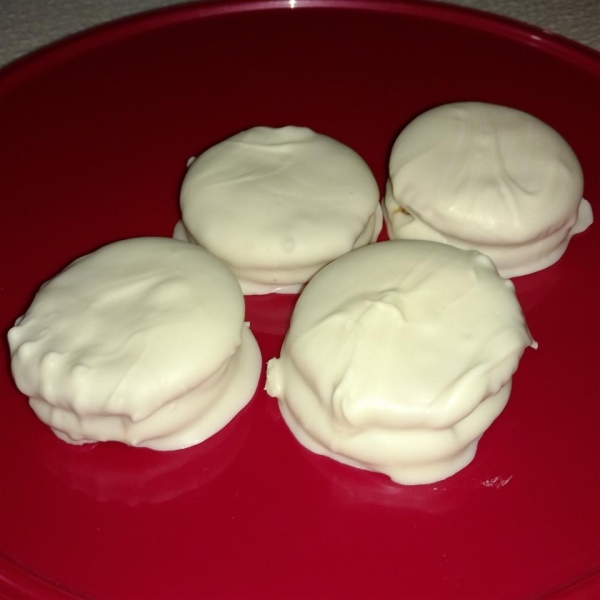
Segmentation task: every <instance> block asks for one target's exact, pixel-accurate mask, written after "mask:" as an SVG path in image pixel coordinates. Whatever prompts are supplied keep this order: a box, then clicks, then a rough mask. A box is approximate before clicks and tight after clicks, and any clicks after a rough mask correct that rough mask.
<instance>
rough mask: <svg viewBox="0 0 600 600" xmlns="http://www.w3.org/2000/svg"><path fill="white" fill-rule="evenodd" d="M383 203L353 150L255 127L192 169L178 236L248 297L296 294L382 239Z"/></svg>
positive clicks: (297, 131) (305, 133) (303, 134)
mask: <svg viewBox="0 0 600 600" xmlns="http://www.w3.org/2000/svg"><path fill="white" fill-rule="evenodd" d="M379 198H380V196H379V188H378V186H377V183H376V181H375V178H374V177H373V174H372V173H371V171H370V169H369V167H368V166H367V164H366V163H365V161H364V160H363V159H362V158H361V157H360V156H359V155H358V154H357V153H356V152H354V150H352V149H350V148H349V147H348V146H345V145H344V144H341V143H340V142H337V141H335V140H333V139H331V138H330V137H327V136H324V135H320V134H317V133H315V132H314V131H311V130H310V129H307V128H304V127H283V128H279V129H274V128H269V127H255V128H253V129H249V130H248V131H244V132H242V133H239V134H237V135H234V136H233V137H231V138H229V139H227V140H225V141H224V142H221V143H220V144H217V145H216V146H214V147H212V148H210V149H209V150H207V151H206V152H204V153H203V154H201V155H200V156H198V157H197V158H196V159H195V160H193V162H192V163H191V164H190V166H189V169H188V172H187V174H186V176H185V179H184V182H183V186H182V189H181V199H180V203H181V212H182V221H181V222H180V223H178V224H177V226H176V228H175V233H174V237H176V238H177V239H182V240H187V241H189V242H193V243H197V244H199V245H200V246H203V247H204V248H206V249H207V250H209V251H210V252H212V253H213V254H214V255H215V256H218V257H219V258H220V259H222V260H223V261H224V262H225V263H226V264H227V265H228V266H229V267H230V268H231V270H232V271H233V272H234V273H235V275H236V276H237V278H238V280H239V282H240V285H241V287H242V290H243V292H244V293H245V294H267V293H271V292H279V293H294V292H298V291H299V290H300V289H301V288H302V286H303V285H304V284H305V283H306V282H307V281H308V280H309V279H310V278H311V277H312V276H313V275H314V274H315V273H316V272H317V271H318V270H319V269H320V268H321V267H323V266H324V265H326V264H327V263H329V262H331V261H332V260H334V259H335V258H337V257H338V256H341V255H342V254H345V253H347V252H349V251H350V250H352V249H353V248H358V247H360V246H364V245H366V244H369V243H371V242H373V241H375V240H376V239H377V236H378V234H379V232H380V230H381V227H382V214H381V207H380V204H379Z"/></svg>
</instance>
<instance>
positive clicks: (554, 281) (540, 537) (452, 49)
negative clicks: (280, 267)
mask: <svg viewBox="0 0 600 600" xmlns="http://www.w3.org/2000/svg"><path fill="white" fill-rule="evenodd" d="M457 100H481V101H490V102H496V103H500V104H506V105H509V106H513V107H516V108H520V109H522V110H525V111H528V112H530V113H533V114H534V115H536V116H538V117H540V118H541V119H543V120H544V121H546V122H547V123H549V124H550V125H552V126H553V127H555V128H556V129H557V130H558V131H559V132H560V133H561V134H563V135H564V136H565V137H566V139H567V140H568V141H569V142H570V144H571V145H572V146H573V148H574V149H575V151H576V152H577V154H578V155H579V157H580V159H581V162H582V165H583V169H584V172H585V174H586V187H585V195H586V197H587V198H588V199H589V200H590V201H591V202H592V204H593V205H594V207H595V209H596V212H597V213H598V201H599V200H600V169H599V168H598V156H599V152H600V149H599V148H600V147H599V144H600V59H599V55H598V54H596V53H594V52H593V51H591V50H587V49H585V48H583V47H579V46H577V45H575V44H571V43H569V42H567V41H565V40H562V39H559V38H557V37H554V36H551V35H550V34H545V33H543V32H541V31H538V30H535V29H532V28H527V27H525V26H521V25H518V24H516V23H513V22H509V21H505V20H500V19H494V18H490V17H487V16H485V15H482V14H479V13H475V12H471V11H466V10H461V9H456V8H451V7H448V6H444V5H439V4H424V3H409V2H378V1H371V2H367V1H366V0H365V1H356V2H352V1H341V2H336V1H332V0H316V1H314V2H308V1H301V0H298V1H296V2H294V1H293V0H291V1H289V2H283V1H275V2H252V3H244V4H219V5H188V6H184V7H181V8H176V9H171V10H165V11H160V12H157V13H153V14H150V15H147V16H143V17H140V18H135V19H131V20H126V21H123V22H121V23H118V24H115V25H112V26H109V27H104V28H101V29H98V30H96V31H93V32H91V33H89V34H86V35H83V36H79V37H76V38H74V39H72V40H70V41H68V42H66V43H63V44H60V45H57V46H55V47H52V48H50V49H48V50H46V51H43V52H41V53H38V54H36V55H34V56H33V57H30V58H28V59H26V60H23V61H20V62H18V63H17V64H15V65H13V66H12V67H10V68H8V69H5V70H4V72H2V74H1V75H0V198H1V202H2V207H1V213H0V218H1V222H2V236H1V237H0V252H1V255H2V257H3V265H2V270H1V275H0V294H1V303H0V307H1V319H2V320H1V323H2V328H3V333H5V332H6V329H7V328H8V327H9V326H10V325H11V324H12V322H13V320H14V319H15V318H16V317H17V316H18V315H19V314H21V313H22V312H23V311H24V310H25V308H26V307H27V305H28V303H29V301H30V299H31V297H32V294H33V293H34V292H35V290H36V289H37V287H38V285H39V284H40V283H41V282H43V281H44V280H46V279H47V278H49V277H50V276H52V275H53V274H55V273H56V272H57V271H58V270H59V269H60V268H61V267H63V266H64V265H65V264H66V263H67V262H69V261H70V260H72V259H74V258H75V257H76V256H78V255H81V254H83V253H85V252H88V251H90V250H92V249H94V248H96V247H98V246H100V245H102V244H105V243H107V242H110V241H113V240H117V239H120V238H124V237H132V236H139V235H165V236H168V235H170V234H171V231H172V228H173V225H174V224H175V222H176V220H177V218H178V206H177V193H178V188H179V185H180V182H181V179H182V176H183V173H184V169H185V164H186V160H187V159H188V158H189V157H190V156H192V155H194V154H196V153H198V152H199V151H201V150H203V149H205V148H207V147H208V146H209V145H211V144H213V143H214V142H216V141H217V140H221V139H222V138H224V137H226V136H228V135H230V134H232V133H234V132H237V131H239V130H241V129H244V128H247V127H249V126H253V125H271V126H278V125H287V124H295V125H307V126H310V127H312V128H313V129H316V130H318V131H320V132H322V133H325V134H328V135H331V136H333V137H335V138H337V139H339V140H341V141H342V142H345V143H346V144H349V145H350V146H352V147H353V148H355V149H356V150H357V151H358V152H359V153H360V154H362V155H363V156H364V158H365V159H366V160H367V161H368V162H369V164H370V165H371V167H372V168H373V171H374V172H375V174H376V176H377V178H378V180H379V183H380V185H381V186H383V184H384V179H385V173H386V160H387V156H388V152H389V149H390V145H391V143H392V141H393V140H394V138H395V136H396V135H397V133H398V132H399V130H400V129H401V128H402V127H403V126H404V125H405V124H406V123H407V122H408V121H409V120H410V119H411V118H412V117H413V116H415V115H416V114H418V113H419V112H421V111H423V110H425V109H427V108H430V107H432V106H435V105H437V104H441V103H444V102H450V101H457ZM599 214H600V213H599ZM599 225H600V224H599V223H596V224H594V225H593V226H592V228H591V229H590V230H589V231H588V232H586V233H584V234H582V235H580V236H577V237H576V238H575V239H574V240H573V242H572V243H571V246H570V247H569V250H568V252H567V254H566V255H565V257H564V258H563V259H562V260H561V261H560V262H559V263H558V264H557V265H555V266H553V267H551V268H549V269H547V270H546V271H544V272H542V273H538V274H536V275H531V276H528V277H524V278H521V279H519V280H517V282H516V283H517V291H518V294H519V297H520V299H521V301H522V303H523V306H524V308H525V311H526V316H527V319H528V322H529V325H530V328H531V331H532V332H533V335H534V336H535V338H536V339H537V340H538V342H539V345H540V347H539V350H538V351H533V350H529V351H527V352H526V354H525V356H524V358H523V360H522V363H521V367H520V370H519V372H518V373H517V375H516V377H515V379H514V393H513V395H512V397H511V399H510V402H509V405H508V407H507V409H506V410H505V412H504V413H503V414H502V415H501V416H500V418H499V419H498V420H497V421H496V422H495V423H494V425H493V426H492V427H491V429H490V430H489V432H488V433H487V434H486V435H485V436H484V438H483V440H482V442H481V444H480V449H479V452H478V455H477V457H476V459H475V461H474V462H473V463H472V464H471V465H470V466H469V467H467V468H466V469H464V470H463V471H462V472H460V473H459V474H457V475H456V476H454V477H452V478H450V479H448V480H446V481H443V482H440V483H438V484H434V485H427V486H418V487H402V486H398V485H394V484H392V483H390V482H389V480H387V479H386V478H385V477H382V476H379V475H377V474H370V473H363V472H360V471H356V470H353V469H351V468H348V467H343V466H340V465H337V464H334V463H332V462H330V461H328V460H326V459H323V458H319V457H316V456H313V455H311V454H310V453H308V452H307V451H305V450H304V449H303V448H301V447H300V446H299V444H297V443H296V441H295V440H294V438H293V437H292V436H291V434H290V433H289V432H288V431H287V429H286V427H285V425H284V423H283V422H282V420H281V418H280V416H279V413H278V410H277V406H276V403H275V401H273V400H272V399H270V398H268V397H267V396H266V395H265V394H264V393H263V392H262V391H259V392H258V393H257V394H256V396H255V398H254V400H253V402H252V403H251V404H250V405H249V406H248V408H247V409H245V410H244V411H243V412H242V413H241V414H240V415H239V416H238V417H237V418H236V419H235V420H234V421H233V422H232V423H231V425H230V426H228V427H227V428H226V429H224V430H223V431H222V432H220V433H219V434H217V435H216V436H215V437H214V438H212V439H211V440H209V441H208V442H207V443H206V444H202V445H200V446H198V447H196V448H190V449H188V450H183V451H180V452H173V453H154V452H152V451H149V450H143V449H135V448H129V447H125V446H121V445H118V444H104V445H102V444H99V445H95V446H87V447H71V446H68V445H66V444H63V443H62V442H60V441H59V440H58V439H56V438H55V437H54V436H53V435H52V434H51V433H50V431H49V430H48V429H47V428H46V427H45V426H43V425H42V424H41V423H40V422H38V421H37V420H36V418H35V417H34V415H33V413H32V412H31V410H30V409H29V407H28V405H27V402H26V399H25V398H24V397H23V396H22V395H21V394H20V393H19V392H18V391H17V390H16V389H15V387H14V384H13V383H12V378H11V376H10V372H9V360H8V356H7V350H6V343H5V344H4V345H3V352H4V358H3V360H2V372H1V373H0V449H1V451H2V460H1V462H0V550H1V555H0V556H1V560H0V596H1V595H2V594H5V595H6V596H7V597H9V598H36V599H38V598H73V597H77V598H86V599H98V600H101V599H102V600H104V599H110V600H122V599H135V600H137V599H142V598H143V599H144V600H155V599H156V600H165V599H171V598H173V599H178V600H180V599H191V598H215V599H217V598H218V599H220V598H239V599H250V598H256V599H261V600H263V599H267V598H286V599H296V598H298V599H300V598H310V599H315V598H339V599H343V600H351V599H353V598H360V599H365V598H379V599H385V598H410V599H414V598H423V599H431V598H438V599H445V600H448V599H452V598H461V599H476V600H484V599H486V598H490V599H492V598H493V599H507V598H518V599H529V598H541V597H544V596H546V595H553V596H554V595H556V597H561V598H562V597H568V598H575V597H577V598H592V597H597V596H596V594H597V593H598V576H597V573H598V569H599V564H600V548H599V544H600V515H599V506H600V479H599V454H600V453H599V449H600V436H599V435H598V430H599V425H600V422H599V421H600V417H599V398H600V385H599V384H600V375H599V369H598V361H599V358H600V356H599V354H598V343H599V342H600V317H599V316H598V315H599V311H598V305H599V302H600V284H599V281H600V277H599V273H600V229H599ZM247 304H248V319H249V320H250V321H251V322H252V324H253V327H254V329H255V330H256V335H257V338H258V339H259V342H260V344H261V347H262V350H263V354H264V359H265V360H266V359H268V358H270V357H271V356H273V355H275V354H277V352H278V349H279V346H280V344H281V341H282V335H283V332H284V330H285V326H286V320H287V318H288V316H289V312H290V311H291V308H292V306H293V298H280V297H278V298H272V297H262V298H249V299H248V303H247ZM261 388H262V380H261Z"/></svg>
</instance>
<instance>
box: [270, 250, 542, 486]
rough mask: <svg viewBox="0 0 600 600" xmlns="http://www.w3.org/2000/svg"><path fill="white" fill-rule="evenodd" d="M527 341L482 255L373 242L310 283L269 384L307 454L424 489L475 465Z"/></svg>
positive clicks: (507, 294)
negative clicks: (387, 476) (480, 442)
mask: <svg viewBox="0 0 600 600" xmlns="http://www.w3.org/2000/svg"><path fill="white" fill-rule="evenodd" d="M528 346H534V347H535V342H533V340H532V338H531V336H530V334H529V331H528V329H527V326H526V323H525V319H524V317H523V314H522V312H521V307H520V306H519V303H518V301H517V299H516V296H515V294H514V287H513V285H512V283H511V282H510V281H508V280H504V279H502V278H501V277H500V276H499V275H498V273H497V271H496V268H495V267H494V265H493V263H492V262H491V260H490V259H489V258H488V257H487V256H485V255H483V254H480V253H479V252H476V251H464V250H459V249H458V248H454V247H452V246H449V245H446V244H439V243H434V242H426V241H390V242H382V243H379V244H374V245H372V246H369V247H367V248H361V249H359V250H355V251H353V252H351V253H350V254H348V255H346V256H343V257H342V258H340V259H338V260H336V261H335V262H333V263H332V264H330V265H328V266H327V267H325V268H324V269H323V270H321V271H320V272H319V273H317V275H315V277H314V278H313V279H312V280H311V281H310V282H309V284H308V285H307V286H306V288H305V289H304V291H303V292H302V294H301V295H300V298H299V300H298V303H297V305H296V308H295V311H294V314H293V317H292V324H291V327H290V330H289V332H288V334H287V336H286V338H285V342H284V345H283V348H282V350H281V356H280V357H279V358H278V359H272V360H271V361H269V363H268V368H267V386H266V389H267V392H268V393H269V394H270V395H271V396H274V397H277V398H278V399H279V406H280V409H281V412H282V414H283V417H284V419H285V421H286V423H287V424H288V426H289V427H290V429H291V431H292V432H293V433H294V435H295V436H296V438H297V439H298V441H299V442H300V443H301V444H303V445H304V446H306V447H307V448H308V449H309V450H312V451H313V452H316V453H318V454H323V455H326V456H329V457H331V458H333V459H336V460H338V461H340V462H343V463H346V464H349V465H353V466H356V467H360V468H363V469H369V470H372V471H379V472H382V473H385V474H387V475H389V476H390V477H391V478H392V479H393V480H394V481H397V482H399V483H404V484H422V483H430V482H434V481H437V480H441V479H444V478H446V477H449V476H450V475H452V474H454V473H456V472H457V471H458V470H460V469H462V468H463V467H465V466H466V465H467V464H468V463H469V462H470V461H471V460H472V459H473V457H474V455H475V452H476V448H477V442H478V440H479V438H480V437H481V436H482V434H483V433H484V432H485V430H486V429H487V428H488V427H489V426H490V424H491V423H492V422H493V421H494V419H495V418H496V417H497V416H498V415H499V414H500V412H501V411H502V409H503V408H504V406H505V405H506V402H507V401H508V397H509V394H510V390H511V382H512V375H513V373H514V372H515V371H516V369H517V366H518V363H519V360H520V358H521V355H522V353H523V351H524V350H525V348H527V347H528Z"/></svg>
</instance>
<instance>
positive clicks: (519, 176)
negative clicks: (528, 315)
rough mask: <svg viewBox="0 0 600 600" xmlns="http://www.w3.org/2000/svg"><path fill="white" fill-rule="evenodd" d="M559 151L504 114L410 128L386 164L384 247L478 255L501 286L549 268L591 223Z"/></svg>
mask: <svg viewBox="0 0 600 600" xmlns="http://www.w3.org/2000/svg"><path fill="white" fill-rule="evenodd" d="M582 193H583V175H582V171H581V167H580V165H579V161H578V160H577V157H576V156H575V153H574V152H573V150H572V149H571V147H570V146H569V145H568V144H567V142H566V141H565V140H564V139H563V138H562V137H561V136H560V135H559V134H558V133H557V132H556V131H555V130H554V129H552V128H551V127H549V126H548V125H546V124H545V123H543V122H542V121H540V120H539V119H537V118H535V117H533V116H531V115H529V114H527V113H524V112H521V111H519V110H515V109H512V108H507V107H505V106H498V105H495V104H485V103H480V102H462V103H456V104H447V105H443V106H439V107H437V108H434V109H432V110H429V111H427V112H425V113H423V114H422V115H420V116H419V117H417V118H416V119H415V120H414V121H412V122H411V123H410V124H409V125H408V126H407V127H406V128H405V129H404V130H403V131H402V132H401V133H400V135H399V136H398V139H397V140H396V142H395V144H394V146H393V149H392V153H391V157H390V173H389V181H388V185H387V191H386V195H385V207H384V216H385V220H386V225H387V230H388V235H389V237H390V238H391V239H421V240H432V241H437V242H443V243H447V244H451V245H453V246H457V247H459V248H463V249H476V250H479V251H481V252H483V253H484V254H487V255H488V256H489V257H490V258H491V259H492V260H493V261H494V263H495V264H496V267H497V268H498V271H499V272H500V274H501V275H502V276H503V277H515V276H519V275H526V274H527V273H532V272H534V271H540V270H541V269H545V268H546V267H548V266H550V265H552V264H553V263H555V262H556V261H557V260H558V259H559V258H560V257H561V256H562V255H563V253H564V252H565V250H566V248H567V245H568V243H569V240H570V239H571V237H572V236H573V235H574V234H576V233H579V232H581V231H584V230H585V229H586V228H587V227H588V226H589V225H590V224H591V223H592V220H593V217H592V210H591V207H590V204H589V202H587V200H583V199H582Z"/></svg>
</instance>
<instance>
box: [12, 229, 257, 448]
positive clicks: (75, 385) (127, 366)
mask: <svg viewBox="0 0 600 600" xmlns="http://www.w3.org/2000/svg"><path fill="white" fill-rule="evenodd" d="M8 339H9V344H10V350H11V356H12V372H13V376H14V378H15V382H16V384H17V386H18V388H19V389H20V390H21V392H23V393H24V394H25V395H27V396H28V397H29V402H30V405H31V407H32V408H33V410H34V411H35V413H36V414H37V416H38V417H39V418H40V419H41V420H42V421H43V422H44V423H46V424H47V425H49V426H50V427H51V428H52V429H53V431H54V432H55V433H56V435H57V436H58V437H60V438H61V439H63V440H65V441H67V442H70V443H75V444H81V443H85V442H92V441H108V440H115V441H120V442H124V443H126V444H130V445H132V446H147V447H150V448H154V449H157V450H173V449H177V448H184V447H187V446H191V445H193V444H197V443H199V442H202V441H203V440H205V439H206V438H208V437H209V436H211V435H213V434H214V433H216V432H217V431H218V430H219V429H221V428H222V427H223V426H225V425H226V424H227V423H228V422H229V421H230V420H231V419H232V418H233V417H234V416H235V415H236V414H237V413H238V412H239V410H241V408H242V407H244V406H245V405H246V404H247V403H248V401H249V400H250V399H251V398H252V396H253V394H254V392H255V389H256V385H257V382H258V377H259V374H260V369H261V356H260V351H259V349H258V345H257V343H256V341H255V339H254V336H253V335H252V333H251V332H250V331H249V329H248V327H247V326H246V325H245V324H244V301H243V296H242V293H241V290H240V288H239V285H238V283H237V281H236V279H235V277H234V276H233V274H232V273H231V272H230V271H229V269H227V268H226V267H225V265H224V264H223V263H222V262H221V261H219V260H218V259H216V258H215V257H213V256H211V255H210V254H209V253H208V252H206V251H205V250H203V249H201V248H198V247H197V246H193V245H191V244H186V243H183V242H179V241H175V240H170V239H166V238H138V239H132V240H125V241H121V242H116V243H114V244H110V245H108V246H105V247H103V248H101V249H99V250H97V251H95V252H93V253H91V254H88V255H87V256H84V257H82V258H80V259H78V260H76V261H75V262H73V263H72V264H71V265H69V266H68V267H67V268H66V269H65V270H64V271H62V272H61V273H59V274H58V275H57V276H56V277H55V278H54V279H51V280H50V281H48V282H47V283H46V284H44V285H43V286H42V287H41V289H40V290H39V292H38V294H37V295H36V297H35V298H34V300H33V302H32V304H31V306H30V307H29V309H28V310H27V312H26V313H25V315H24V316H22V317H21V318H19V319H18V321H17V323H16V325H15V326H14V327H13V328H12V329H11V330H10V331H9V334H8Z"/></svg>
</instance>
